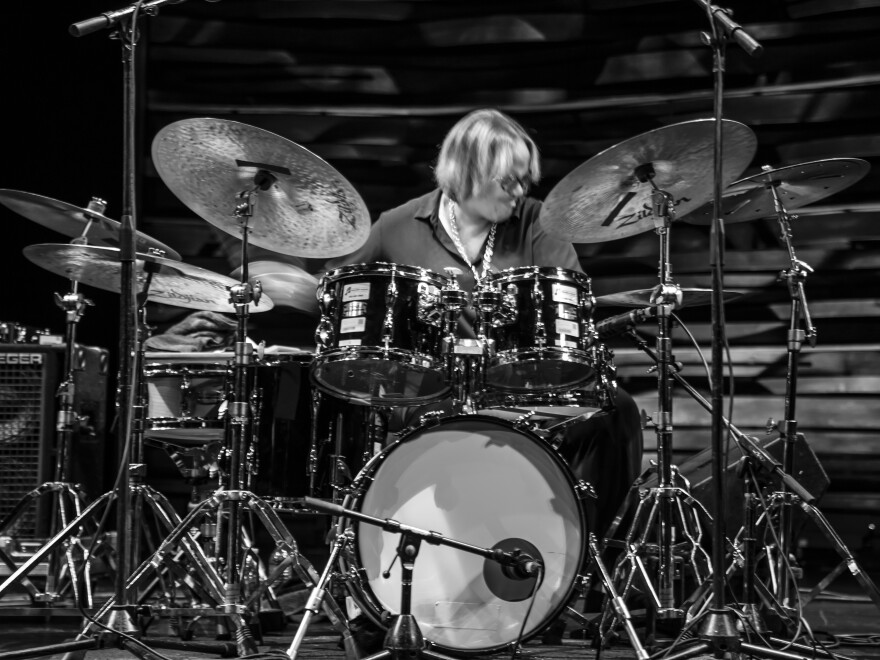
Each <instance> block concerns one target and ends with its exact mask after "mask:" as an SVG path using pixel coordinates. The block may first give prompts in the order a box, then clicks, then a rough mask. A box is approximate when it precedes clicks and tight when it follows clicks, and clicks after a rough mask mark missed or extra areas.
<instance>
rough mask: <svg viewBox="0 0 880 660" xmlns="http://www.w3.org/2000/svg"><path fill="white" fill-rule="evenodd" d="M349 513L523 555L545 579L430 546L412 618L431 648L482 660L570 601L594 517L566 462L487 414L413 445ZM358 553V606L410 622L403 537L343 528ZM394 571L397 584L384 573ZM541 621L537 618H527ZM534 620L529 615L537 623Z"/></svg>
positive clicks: (348, 564)
mask: <svg viewBox="0 0 880 660" xmlns="http://www.w3.org/2000/svg"><path fill="white" fill-rule="evenodd" d="M355 488H356V491H355V494H354V495H352V496H351V497H350V498H348V499H347V500H346V507H347V508H352V509H355V510H356V511H359V512H361V513H364V514H367V515H370V516H374V517H377V518H381V519H394V520H396V521H399V522H400V523H402V524H408V525H412V526H416V527H420V528H422V529H429V530H434V531H437V532H438V533H440V534H442V535H443V536H446V537H449V538H451V539H454V540H456V541H461V542H463V543H468V544H471V545H476V546H479V547H482V548H494V547H500V548H502V549H505V550H508V551H510V550H512V549H513V548H516V547H518V548H520V549H523V550H524V551H526V552H529V554H530V555H531V556H533V557H535V558H536V559H538V560H539V561H540V562H541V563H542V564H543V566H544V576H543V580H542V581H541V582H540V583H539V584H537V592H536V594H535V598H534V605H533V606H532V605H531V602H532V592H533V590H534V588H535V586H536V582H537V580H536V578H535V577H528V578H525V579H522V578H519V579H513V578H511V577H508V576H507V575H506V574H505V572H504V571H502V569H501V568H500V567H499V565H498V564H497V563H496V562H494V561H493V560H490V559H485V558H484V557H482V556H480V555H476V554H472V553H469V552H465V551H463V550H458V549H454V548H451V547H449V546H446V545H434V544H428V543H423V544H422V545H421V547H420V550H419V554H418V557H417V559H416V562H415V568H414V571H413V583H412V614H413V615H414V617H415V619H416V620H417V621H418V622H419V628H420V630H421V632H422V634H423V635H424V637H425V639H426V640H428V641H430V642H431V643H433V644H435V645H437V646H440V647H443V648H446V649H450V650H454V651H459V652H468V653H483V652H490V651H496V650H500V649H503V648H505V647H508V646H509V645H510V644H512V643H514V642H515V641H516V640H517V638H518V636H519V632H520V627H521V626H522V625H523V621H525V620H526V619H528V623H527V626H526V629H525V631H524V636H525V637H526V638H527V637H529V636H530V635H533V634H535V633H536V632H538V631H539V630H541V629H542V628H543V627H544V626H545V625H546V624H547V623H548V622H549V621H551V620H552V619H553V618H554V617H555V616H556V615H557V614H558V613H559V612H560V611H561V610H562V608H563V607H564V606H565V604H566V602H567V601H568V599H569V597H570V595H571V593H572V590H573V587H574V585H575V581H576V578H577V575H578V572H579V570H580V568H581V563H582V561H583V559H584V550H585V547H586V540H587V539H586V529H587V528H586V524H585V523H586V517H585V514H584V509H583V507H582V502H581V499H580V494H579V492H578V489H577V488H576V487H575V482H574V478H573V477H572V475H571V473H570V471H569V469H568V467H567V466H566V464H565V462H564V461H563V460H562V459H561V458H560V457H559V456H558V455H557V454H556V452H555V451H553V450H552V449H551V448H549V447H548V446H547V445H546V444H545V443H544V442H543V441H542V440H541V439H540V438H539V437H538V436H536V435H534V434H532V433H531V432H529V431H527V430H523V429H518V428H515V427H514V426H513V425H511V424H510V423H509V422H506V421H504V420H501V419H496V418H492V417H485V416H482V415H468V416H460V417H451V418H447V419H444V420H441V421H439V422H434V423H433V424H430V425H422V426H421V427H419V428H417V429H415V430H412V431H410V432H408V433H407V434H405V435H403V436H402V437H401V438H400V439H399V440H398V441H397V442H395V443H394V444H392V445H390V446H389V447H388V448H387V449H386V450H385V451H383V452H382V453H381V454H379V455H377V456H376V457H375V458H373V459H372V460H371V461H370V462H369V463H368V464H367V465H366V466H365V467H364V469H363V470H362V472H361V473H360V474H359V475H358V478H357V480H356V482H355ZM349 526H350V527H351V529H352V531H353V542H352V543H351V544H350V545H349V547H348V548H347V549H346V552H345V553H343V555H344V556H343V557H342V558H341V559H340V562H341V567H342V572H343V574H344V575H351V576H355V577H356V579H352V580H348V581H347V582H346V584H347V585H348V588H349V590H350V592H351V595H352V598H353V600H354V601H355V603H357V605H358V606H359V607H360V609H361V610H363V612H364V613H365V614H366V615H367V616H368V617H370V618H371V619H372V620H373V621H374V622H375V623H377V624H379V625H383V624H384V623H387V617H386V616H385V613H391V614H396V613H399V612H400V595H401V594H400V591H401V589H400V587H401V584H400V578H401V570H400V561H396V562H395V561H393V559H394V558H395V554H396V548H397V545H398V542H399V541H400V536H399V535H396V534H392V533H390V532H385V531H383V530H382V529H380V528H379V527H376V526H373V525H370V524H367V523H358V522H354V523H352V522H347V521H345V520H343V521H342V522H340V531H345V530H346V528H347V527H349ZM389 567H390V569H391V576H390V578H388V579H386V578H384V577H383V575H382V573H383V571H385V570H386V569H388V568H389ZM530 607H531V611H530V612H529V608H530ZM527 614H528V616H527Z"/></svg>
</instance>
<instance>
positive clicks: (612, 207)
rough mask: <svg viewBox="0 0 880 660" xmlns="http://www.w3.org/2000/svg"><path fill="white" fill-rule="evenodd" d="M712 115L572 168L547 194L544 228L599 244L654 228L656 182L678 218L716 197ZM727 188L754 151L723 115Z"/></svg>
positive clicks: (747, 135) (747, 134)
mask: <svg viewBox="0 0 880 660" xmlns="http://www.w3.org/2000/svg"><path fill="white" fill-rule="evenodd" d="M714 126H715V121H714V120H713V119H695V120H693V121H688V122H683V123H681V124H672V125H670V126H664V127H662V128H657V129H655V130H653V131H649V132H647V133H643V134H641V135H637V136H636V137H633V138H630V139H628V140H625V141H623V142H621V143H620V144H617V145H615V146H613V147H610V148H609V149H606V150H605V151H603V152H601V153H599V154H597V155H596V156H593V157H592V158H591V159H589V160H588V161H586V162H585V163H582V164H581V165H579V166H578V167H577V168H575V169H574V170H573V171H571V172H569V173H568V174H567V175H566V176H565V177H564V178H563V179H562V180H561V181H560V182H559V183H558V184H557V185H556V186H555V187H554V188H553V190H551V191H550V193H549V194H548V195H547V198H546V200H545V201H544V205H543V206H542V208H541V213H540V216H539V217H540V221H541V223H542V225H543V226H544V228H545V229H546V230H547V232H548V233H550V234H552V235H553V236H555V237H557V238H560V239H562V240H566V241H570V242H572V243H599V242H602V241H611V240H614V239H618V238H625V237H627V236H633V235H635V234H640V233H642V232H645V231H648V230H650V229H653V228H654V218H653V214H652V212H651V209H652V203H651V197H652V191H653V187H652V185H651V183H650V182H649V181H648V178H649V177H650V178H651V179H652V180H653V182H654V184H655V185H656V186H657V187H658V188H659V189H660V190H663V191H665V192H667V193H669V194H670V195H671V196H672V199H673V202H674V205H675V209H676V217H681V216H683V215H686V214H688V213H690V212H691V211H693V210H695V209H697V208H699V207H700V206H702V205H703V204H704V203H705V202H706V201H707V200H709V199H711V198H712V194H713V181H714V179H713V174H712V169H713V168H712V164H713V160H714V141H713V138H714ZM722 127H723V128H722V135H723V140H724V162H723V163H722V174H723V176H722V185H723V186H724V187H726V186H727V185H729V183H730V182H731V181H733V180H734V179H736V177H738V176H739V175H740V174H741V173H742V172H743V170H744V169H745V168H746V167H747V166H748V164H749V162H750V161H751V160H752V157H753V156H754V155H755V149H756V148H757V139H756V138H755V134H754V133H753V132H752V130H751V129H750V128H749V127H748V126H745V125H744V124H740V123H739V122H735V121H731V120H729V119H725V120H723V123H722Z"/></svg>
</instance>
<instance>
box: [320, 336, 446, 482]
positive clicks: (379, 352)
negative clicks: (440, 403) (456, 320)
mask: <svg viewBox="0 0 880 660" xmlns="http://www.w3.org/2000/svg"><path fill="white" fill-rule="evenodd" d="M362 348H363V349H366V351H367V352H368V353H372V354H371V355H361V354H360V353H358V352H357V351H356V350H349V349H362ZM338 352H346V353H351V354H350V355H339V354H337V353H338ZM398 353H399V354H400V355H401V357H403V358H412V357H416V356H418V357H420V358H422V356H424V354H423V353H417V352H415V351H400V350H399V349H385V348H384V347H380V346H343V347H339V348H333V349H330V350H328V351H326V352H323V353H321V354H320V355H316V356H315V359H314V361H313V362H312V364H311V368H310V369H309V380H310V381H311V383H312V384H313V385H314V386H315V387H317V388H318V389H319V390H321V391H322V392H324V393H325V394H327V395H329V396H332V397H336V398H338V399H342V400H344V401H348V402H349V403H356V404H363V405H375V404H382V405H386V406H412V405H419V404H423V403H430V402H432V401H437V400H438V399H442V398H445V397H447V396H448V395H449V393H450V392H451V391H452V386H451V385H449V383H446V384H445V386H444V387H443V388H441V390H440V391H438V392H436V393H434V394H430V395H425V396H422V397H388V398H380V397H372V396H367V397H355V396H353V395H352V394H351V392H347V391H344V390H341V389H337V388H336V387H332V386H330V385H329V384H327V383H325V382H324V381H321V380H319V379H318V376H317V371H318V369H320V368H321V367H324V366H327V365H329V364H331V363H333V364H339V363H342V362H347V361H349V360H356V359H367V360H371V361H382V360H388V356H389V355H397V354H398ZM323 358H327V360H324V359H323ZM424 359H429V360H432V363H431V364H430V365H415V363H414V362H412V361H411V360H409V361H407V360H402V359H400V360H394V363H395V364H409V365H413V366H422V367H424V368H425V369H426V370H427V371H432V372H437V373H440V374H442V372H443V369H442V366H443V362H442V360H434V359H433V358H430V357H428V356H424ZM365 467H366V466H365Z"/></svg>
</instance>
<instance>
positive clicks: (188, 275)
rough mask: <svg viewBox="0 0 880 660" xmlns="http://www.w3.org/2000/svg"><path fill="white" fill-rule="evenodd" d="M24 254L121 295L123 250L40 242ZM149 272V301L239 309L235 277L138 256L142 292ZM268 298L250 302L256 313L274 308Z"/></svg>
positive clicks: (51, 268)
mask: <svg viewBox="0 0 880 660" xmlns="http://www.w3.org/2000/svg"><path fill="white" fill-rule="evenodd" d="M23 253H24V256H25V257H27V258H28V259H29V260H30V261H32V262H33V263H35V264H37V265H38V266H40V267H41V268H45V269H46V270H48V271H51V272H53V273H55V274H56V275H61V276H62V277H66V278H67V279H69V280H74V281H77V282H81V283H83V284H88V285H89V286H93V287H96V288H98V289H104V290H105V291H113V292H115V293H119V290H120V286H121V282H120V280H121V269H122V263H121V262H120V261H119V250H117V249H116V248H110V247H100V246H95V245H68V244H56V243H40V244H37V245H28V246H27V247H26V248H24V250H23ZM148 272H152V273H153V277H152V281H151V282H150V288H149V291H148V294H147V300H149V301H151V302H157V303H163V304H165V305H174V306H176V307H186V308H188V309H201V310H206V311H211V312H227V313H230V314H234V313H235V307H233V305H232V304H231V303H230V302H229V291H228V287H230V286H233V285H234V284H237V282H236V281H235V280H233V279H232V278H231V277H225V276H223V275H218V274H217V273H213V272H211V271H209V270H205V269H204V268H199V267H198V266H190V265H189V264H185V263H183V262H181V261H173V260H171V259H165V258H163V257H156V256H153V255H149V254H138V255H137V256H136V259H135V278H136V280H137V290H138V292H142V291H143V289H144V286H145V285H146V280H147V274H148ZM272 306H273V304H272V300H271V299H270V298H269V297H268V296H263V297H262V298H261V299H260V302H259V305H250V307H249V311H250V312H252V313H253V312H265V311H267V310H269V309H272Z"/></svg>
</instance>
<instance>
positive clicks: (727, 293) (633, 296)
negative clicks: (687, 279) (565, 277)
mask: <svg viewBox="0 0 880 660" xmlns="http://www.w3.org/2000/svg"><path fill="white" fill-rule="evenodd" d="M680 291H681V304H680V305H678V307H679V309H680V308H682V307H697V306H699V305H708V304H710V303H711V302H712V289H693V288H689V289H686V288H681V289H680ZM654 292H655V289H634V290H632V291H621V292H620V293H609V294H606V295H604V296H596V304H597V305H599V306H600V307H647V306H648V305H653V304H654V303H653V302H652V300H651V296H652V295H653V294H654ZM746 293H748V291H736V290H732V289H726V290H724V291H723V292H722V294H723V298H724V301H725V302H729V301H731V300H736V299H737V298H740V297H742V296H744V295H746Z"/></svg>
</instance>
